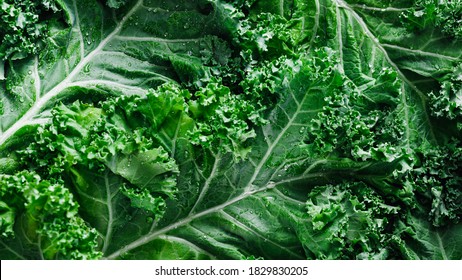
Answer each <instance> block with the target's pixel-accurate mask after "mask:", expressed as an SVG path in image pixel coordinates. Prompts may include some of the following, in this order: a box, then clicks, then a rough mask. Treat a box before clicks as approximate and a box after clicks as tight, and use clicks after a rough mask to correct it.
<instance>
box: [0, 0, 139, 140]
mask: <svg viewBox="0 0 462 280" xmlns="http://www.w3.org/2000/svg"><path fill="white" fill-rule="evenodd" d="M142 3H143V0H139V1H138V2H137V3H136V4H135V5H134V6H133V8H132V9H131V10H130V11H129V12H128V13H127V14H126V15H125V16H124V17H123V18H122V20H121V21H120V22H119V23H118V24H117V25H116V27H115V28H114V31H112V32H111V33H110V34H109V35H108V36H107V37H106V38H105V39H104V40H102V41H101V42H100V44H99V45H98V46H97V47H96V48H95V49H94V50H93V51H91V52H90V53H89V54H88V55H87V56H85V57H84V58H83V59H82V60H80V62H79V63H78V64H77V65H76V67H75V68H74V70H72V72H71V73H70V74H69V75H68V76H67V77H66V78H65V79H64V80H62V81H61V82H60V83H59V84H57V85H56V86H55V87H53V88H52V89H51V90H50V91H48V92H47V93H45V94H43V95H42V96H41V97H40V98H38V99H36V101H35V103H34V104H33V105H32V106H31V107H30V108H29V110H28V111H27V112H26V113H25V114H24V115H22V117H21V118H19V120H17V121H16V122H15V123H14V124H13V125H12V126H10V127H9V128H8V129H7V130H5V131H4V133H3V134H2V135H1V136H0V146H1V145H3V144H4V143H5V142H6V141H7V140H8V139H9V138H10V137H11V136H13V135H14V134H15V133H16V132H17V131H18V130H19V129H21V128H22V127H24V126H26V125H28V124H29V122H30V121H31V120H32V119H33V118H34V117H35V116H37V115H38V114H39V113H40V111H41V109H43V107H44V106H45V105H46V104H47V103H48V102H49V101H50V100H51V99H53V98H54V97H56V96H57V95H58V94H59V93H61V92H62V91H63V90H64V89H66V88H67V87H69V85H70V84H71V83H72V79H73V78H74V77H75V76H76V75H77V74H78V73H80V71H81V70H82V69H83V68H84V67H85V66H86V65H87V63H89V62H90V61H91V60H92V59H93V58H94V57H95V56H96V55H98V54H99V53H100V52H101V50H102V49H103V48H104V47H105V46H106V45H107V44H108V43H109V42H110V41H111V40H112V39H113V38H114V37H115V36H116V35H117V34H119V32H120V31H121V30H122V28H123V26H124V24H125V23H126V22H127V20H128V19H129V18H130V16H131V15H133V13H135V12H136V11H137V10H138V8H139V7H140V6H141V5H142Z"/></svg>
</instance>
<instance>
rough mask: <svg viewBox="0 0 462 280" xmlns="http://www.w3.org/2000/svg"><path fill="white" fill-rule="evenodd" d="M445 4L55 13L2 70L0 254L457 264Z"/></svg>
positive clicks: (450, 33) (171, 6) (455, 120)
mask: <svg viewBox="0 0 462 280" xmlns="http://www.w3.org/2000/svg"><path fill="white" fill-rule="evenodd" d="M47 2H49V1H47ZM427 2H428V3H427ZM442 2H444V1H442ZM453 2H458V1H453ZM443 4H444V3H443ZM443 4H434V3H433V4H429V1H373V0H364V1H359V0H358V1H356V0H352V1H345V0H293V1H284V0H281V1H264V0H254V1H250V0H249V1H241V0H235V1H232V0H228V1H215V0H195V1H180V0H174V1H163V0H138V1H94V0H84V1H77V0H73V1H71V0H64V1H56V2H54V4H53V5H56V6H53V7H56V9H57V10H60V11H62V12H61V13H60V14H59V13H57V14H53V15H51V14H50V15H49V17H50V19H49V22H48V23H47V26H48V29H49V33H50V35H49V38H47V39H46V42H44V43H43V42H42V44H39V45H37V47H38V48H40V49H39V50H38V51H37V52H36V53H37V54H36V55H33V56H30V55H29V56H27V57H25V58H22V59H15V60H12V59H11V60H5V62H2V63H0V69H1V71H0V72H1V73H0V78H2V80H0V98H1V99H0V113H1V114H0V230H1V232H0V258H2V259H36V258H39V259H40V258H42V259H95V258H108V259H249V258H250V259H252V258H263V259H461V258H462V225H461V224H460V223H459V221H460V217H461V215H462V206H460V205H462V190H461V187H460V186H461V182H462V177H461V175H460V174H462V152H461V150H462V147H461V144H460V140H461V131H460V130H461V129H462V115H461V111H462V110H461V108H462V105H461V96H460V95H461V83H462V82H461V81H462V78H461V65H462V50H461V48H460V46H461V43H462V41H460V36H456V35H454V34H459V33H460V31H459V30H458V29H457V28H459V26H458V25H457V19H458V20H459V22H460V18H457V17H458V16H460V12H459V13H454V15H453V17H455V20H454V21H451V24H441V19H439V18H432V17H433V16H437V17H438V15H439V16H441V15H440V14H432V12H431V9H432V7H433V8H434V7H435V5H437V6H438V5H443ZM432 5H433V6H432ZM448 5H449V4H448ZM451 5H453V4H451ZM453 6H457V5H456V4H454V5H453ZM448 7H450V6H445V7H442V6H441V7H440V6H438V9H441V11H442V10H444V9H449V8H448ZM451 7H452V6H451ZM422 9H426V10H422ZM424 13H425V18H422V21H421V22H420V21H417V20H416V19H415V18H420V17H421V16H423V15H424ZM404 19H405V20H404ZM419 20H420V19H419ZM429 22H436V23H438V24H428V23H429ZM451 28H454V30H452V29H451ZM458 32H459V33H458ZM3 78H4V79H3Z"/></svg>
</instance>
